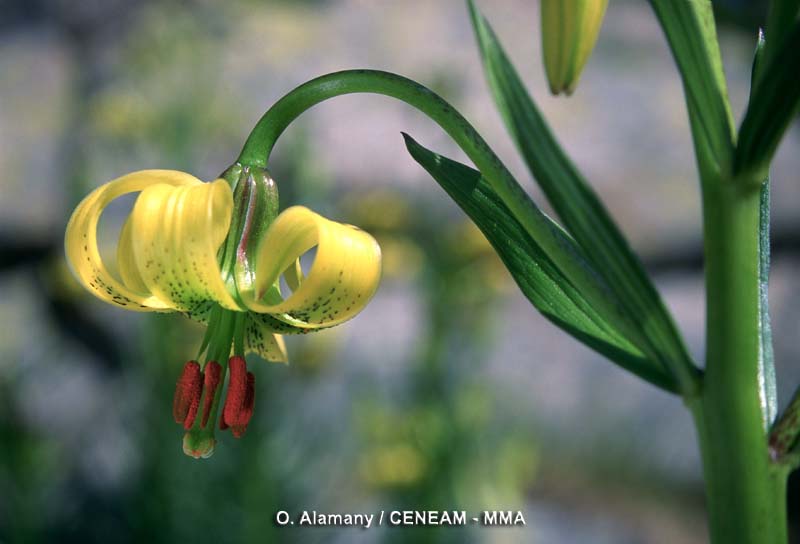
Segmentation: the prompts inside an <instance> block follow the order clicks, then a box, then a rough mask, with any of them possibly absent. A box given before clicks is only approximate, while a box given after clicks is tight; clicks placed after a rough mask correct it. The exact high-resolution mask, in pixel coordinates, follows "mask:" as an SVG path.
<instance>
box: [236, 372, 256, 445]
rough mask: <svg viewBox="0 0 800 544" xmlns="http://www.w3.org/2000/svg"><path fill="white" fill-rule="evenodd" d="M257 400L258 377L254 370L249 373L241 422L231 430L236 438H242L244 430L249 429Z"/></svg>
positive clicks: (240, 417)
mask: <svg viewBox="0 0 800 544" xmlns="http://www.w3.org/2000/svg"><path fill="white" fill-rule="evenodd" d="M255 402H256V377H255V375H254V374H253V373H252V372H248V373H247V392H246V394H245V397H244V405H243V406H242V411H241V413H240V416H239V421H241V423H239V424H238V425H234V426H233V427H232V428H231V432H232V433H233V436H235V437H236V438H241V437H242V435H243V434H244V432H245V431H246V430H247V425H248V424H249V423H250V418H251V417H253V408H255Z"/></svg>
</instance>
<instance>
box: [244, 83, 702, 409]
mask: <svg viewBox="0 0 800 544" xmlns="http://www.w3.org/2000/svg"><path fill="white" fill-rule="evenodd" d="M352 93H373V94H381V95H385V96H389V97H392V98H396V99H398V100H401V101H402V102H405V103H406V104H409V105H411V106H413V107H414V108H416V109H418V110H420V111H421V112H423V113H425V114H426V115H427V116H428V117H430V118H431V119H432V120H433V121H435V122H436V123H437V124H438V125H439V126H440V127H441V128H442V129H444V131H445V132H446V133H447V134H448V135H449V136H450V137H451V138H453V140H455V142H456V143H457V144H458V145H459V147H461V149H462V150H463V151H464V153H466V155H467V156H468V157H469V158H470V159H471V160H472V162H473V163H474V164H475V166H476V167H477V169H478V170H480V172H481V174H482V175H483V176H484V177H485V178H486V180H487V181H488V182H489V183H490V184H491V186H492V189H493V190H494V191H495V192H496V193H497V195H498V196H499V197H500V198H501V200H502V201H503V202H504V204H505V205H506V206H507V207H508V208H509V210H510V211H511V213H512V214H513V215H514V217H515V218H516V219H517V220H518V221H519V222H520V224H521V225H522V226H523V227H524V228H525V230H526V232H527V233H528V234H529V235H530V236H531V237H532V238H533V239H534V240H535V241H536V242H537V243H538V244H539V245H540V246H541V247H542V248H543V249H544V250H545V252H546V253H547V255H548V256H549V257H550V258H551V259H552V260H553V261H554V262H555V264H556V265H557V266H558V267H559V268H560V269H561V270H562V271H563V273H564V274H565V275H566V276H567V277H568V278H569V279H570V280H571V281H572V282H573V284H574V285H575V286H576V287H577V288H578V289H579V290H580V291H581V292H582V293H583V294H584V295H585V296H586V298H587V299H588V300H589V301H590V303H591V304H592V306H594V307H595V308H596V309H597V310H599V311H600V313H601V314H604V315H606V316H613V317H614V318H615V319H614V322H616V323H617V324H618V325H619V326H620V329H621V330H620V332H622V333H623V334H624V335H626V337H628V338H629V339H630V340H631V341H632V342H633V343H634V344H635V345H636V346H637V347H638V348H639V349H641V350H642V351H643V352H644V353H645V354H646V355H649V356H650V357H652V358H653V359H654V360H658V357H657V355H658V354H655V353H653V350H652V346H651V345H650V342H649V341H648V339H647V338H645V337H643V335H642V333H641V331H640V329H639V328H638V326H637V325H638V324H637V323H634V322H633V320H631V319H630V318H629V317H628V316H627V315H625V313H624V311H623V310H622V309H621V307H620V304H619V303H618V301H616V300H615V299H614V297H613V295H612V294H611V292H610V289H609V287H608V285H606V284H605V283H603V282H602V280H601V279H600V278H599V277H598V275H597V274H596V273H595V272H594V271H593V270H592V269H591V267H590V266H589V265H588V264H587V263H586V260H585V258H584V257H583V256H582V255H581V254H580V253H579V252H577V251H576V247H577V246H576V245H575V244H574V243H572V241H571V240H569V239H568V238H569V235H568V234H566V233H565V232H564V231H563V230H561V229H559V228H557V227H555V226H554V225H553V223H552V221H551V220H550V219H549V218H548V217H547V216H546V215H545V214H544V213H542V212H541V210H539V208H538V207H537V206H536V204H534V202H533V201H532V200H531V199H530V197H529V196H528V194H527V193H526V192H525V191H524V190H523V189H522V187H520V185H519V184H518V183H517V182H516V180H515V179H514V178H513V176H512V175H511V173H510V172H509V171H508V169H506V167H505V166H504V165H503V163H502V162H501V161H500V159H499V158H498V157H497V155H495V153H494V152H493V151H492V150H491V149H490V148H489V146H488V144H487V143H486V142H485V141H484V139H483V138H482V137H481V136H480V134H478V132H477V131H476V130H475V129H474V128H473V127H472V126H471V125H470V124H469V122H468V121H467V120H466V119H465V118H464V117H463V116H462V115H461V114H460V113H458V111H456V110H455V108H453V107H452V106H451V105H450V104H448V103H447V102H446V101H445V100H443V99H442V98H441V97H440V96H438V95H437V94H435V93H434V92H433V91H431V90H430V89H428V88H426V87H424V86H422V85H420V84H419V83H416V82H414V81H412V80H410V79H407V78H404V77H402V76H399V75H396V74H392V73H388V72H381V71H376V70H348V71H343V72H337V73H333V74H328V75H324V76H321V77H319V78H316V79H313V80H311V81H309V82H307V83H304V84H303V85H301V86H299V87H297V88H296V89H294V90H293V91H291V92H289V93H288V94H287V95H285V96H284V97H283V98H281V99H280V100H279V101H278V102H276V103H275V104H274V105H273V106H272V107H271V108H270V109H269V111H267V113H265V114H264V116H263V117H262V118H261V119H260V120H259V122H258V124H257V125H256V127H255V128H254V129H253V132H252V133H251V134H250V137H249V138H248V139H247V142H246V143H245V145H244V149H243V150H242V153H241V155H240V156H239V158H238V160H237V162H238V163H240V164H243V165H245V166H248V165H249V166H258V167H262V168H265V167H266V166H267V162H268V160H269V156H270V153H271V152H272V148H273V146H274V145H275V142H276V141H277V139H278V138H279V137H280V135H281V134H282V133H283V131H284V130H285V129H286V128H287V127H288V126H289V124H290V123H291V122H292V121H294V120H295V119H296V118H297V117H298V116H299V115H300V114H302V113H303V112H304V111H306V110H308V109H309V108H311V107H313V106H315V105H317V104H319V103H320V102H323V101H325V100H327V99H329V98H333V97H336V96H341V95H345V94H352ZM678 378H679V380H680V382H681V383H680V385H679V387H680V389H681V390H682V392H683V393H684V394H685V395H689V396H691V395H694V394H696V392H697V391H698V389H699V379H698V377H697V376H695V375H693V374H691V373H683V374H682V375H680V376H678Z"/></svg>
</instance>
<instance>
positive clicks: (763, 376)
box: [758, 179, 778, 427]
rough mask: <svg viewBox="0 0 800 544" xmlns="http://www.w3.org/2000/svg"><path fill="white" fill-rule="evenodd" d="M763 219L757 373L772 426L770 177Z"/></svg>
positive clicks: (775, 403)
mask: <svg viewBox="0 0 800 544" xmlns="http://www.w3.org/2000/svg"><path fill="white" fill-rule="evenodd" d="M760 210H761V211H760V216H761V220H760V222H759V236H758V253H759V262H758V277H759V280H758V281H759V284H758V292H759V301H758V314H759V317H758V321H759V323H758V336H759V341H760V348H759V353H758V355H759V357H758V359H759V361H758V375H759V382H760V385H761V391H760V394H761V402H762V403H763V405H764V409H763V410H762V413H763V414H764V415H765V416H766V419H767V420H766V421H765V422H764V423H765V426H767V427H768V426H769V425H770V424H771V423H772V422H773V420H774V419H775V416H777V415H778V392H777V387H776V384H775V356H774V353H773V350H772V327H771V325H770V321H769V246H770V239H769V238H770V237H769V179H767V180H766V181H764V183H763V185H762V186H761V208H760Z"/></svg>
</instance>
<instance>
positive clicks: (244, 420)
mask: <svg viewBox="0 0 800 544" xmlns="http://www.w3.org/2000/svg"><path fill="white" fill-rule="evenodd" d="M228 366H229V367H230V370H231V376H230V379H229V380H228V393H227V395H226V396H225V406H224V407H223V409H222V418H221V419H220V423H219V426H220V428H221V429H227V428H228V427H232V432H233V436H235V437H236V438H239V437H241V436H242V434H244V431H245V430H246V429H247V424H248V422H249V421H250V418H251V417H252V415H253V407H254V404H255V381H256V378H255V376H254V375H253V374H252V373H251V372H247V367H246V364H245V361H244V358H242V357H231V359H230V360H229V361H228Z"/></svg>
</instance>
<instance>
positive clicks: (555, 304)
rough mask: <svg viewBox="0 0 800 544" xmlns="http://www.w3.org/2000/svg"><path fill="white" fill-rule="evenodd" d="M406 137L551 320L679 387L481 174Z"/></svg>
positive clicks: (651, 377)
mask: <svg viewBox="0 0 800 544" xmlns="http://www.w3.org/2000/svg"><path fill="white" fill-rule="evenodd" d="M403 137H404V138H405V141H406V147H407V148H408V151H409V153H411V156H412V157H413V158H414V160H416V161H417V162H418V163H419V164H420V165H421V166H422V167H423V168H425V170H427V171H428V173H429V174H430V175H431V176H432V177H433V178H434V179H435V180H436V181H437V182H438V183H439V185H441V187H442V188H443V189H444V190H445V191H446V192H447V194H448V195H450V197H451V198H452V199H453V200H455V202H456V203H457V204H458V205H459V206H460V207H461V209H463V210H464V212H466V214H467V215H468V216H469V217H470V218H471V219H472V220H473V221H474V222H475V224H476V225H477V226H478V228H479V229H480V230H481V231H482V232H483V233H484V235H485V236H486V238H487V239H488V240H489V242H490V243H491V244H492V246H493V247H494V248H495V250H496V251H497V254H498V255H499V256H500V258H501V259H502V261H503V263H504V264H505V265H506V268H508V270H509V272H510V273H511V275H512V277H513V278H514V280H515V281H516V283H517V285H518V286H519V288H520V289H521V290H522V292H523V293H524V294H525V296H526V297H527V298H528V300H530V301H531V303H533V305H534V306H535V307H536V308H537V309H538V310H539V311H540V312H541V313H542V314H543V315H544V316H545V317H547V319H549V320H550V321H551V322H553V323H555V324H556V325H557V326H559V327H561V328H562V329H563V330H565V331H567V332H568V333H569V334H571V335H572V336H574V337H575V338H577V339H578V340H580V341H581V342H583V343H584V344H586V345H587V346H589V347H591V348H592V349H594V350H596V351H598V352H599V353H601V354H603V355H605V356H606V357H608V358H609V359H611V360H612V361H614V362H615V363H617V364H618V365H620V366H621V367H623V368H626V369H628V370H630V371H631V372H633V373H635V374H637V375H639V376H641V377H642V378H644V379H645V380H647V381H649V382H651V383H653V384H655V385H657V386H659V387H662V388H664V389H667V390H669V391H675V390H676V384H675V382H674V379H673V378H672V377H671V376H670V375H669V374H667V373H666V372H665V370H664V369H663V367H662V366H661V365H660V364H659V363H658V362H655V361H652V360H648V359H647V358H646V357H645V356H644V355H642V353H641V352H640V351H639V350H638V349H637V348H635V347H634V346H633V345H632V344H631V343H630V342H628V341H627V340H625V339H624V337H623V336H622V335H621V334H620V333H619V332H617V331H616V330H615V329H614V327H613V326H612V325H611V324H610V323H608V322H606V321H605V320H603V318H602V317H601V316H600V315H599V314H598V313H597V312H596V311H594V309H593V308H592V306H591V305H590V303H589V302H588V301H587V300H586V299H585V298H584V297H583V296H582V295H581V293H580V292H579V291H578V290H577V289H575V287H574V286H573V285H572V284H571V283H570V282H569V280H568V279H567V278H566V276H565V275H564V274H563V273H562V272H561V271H560V270H559V269H558V267H556V265H555V264H554V263H553V261H552V260H551V259H550V258H549V257H548V256H547V254H546V253H545V251H544V250H543V249H542V248H541V246H539V245H538V244H537V243H536V242H535V241H534V240H533V239H532V238H531V237H530V236H529V235H528V234H527V232H526V231H525V229H524V228H523V226H522V225H521V224H520V223H519V221H517V220H516V219H515V218H514V216H513V215H512V214H511V212H510V211H509V209H508V208H507V207H506V205H505V204H503V202H502V201H501V199H500V198H499V197H498V196H497V194H496V193H495V192H494V191H493V190H492V188H491V186H490V185H489V183H488V182H487V181H486V180H485V179H484V178H483V177H482V176H481V173H480V172H478V171H477V170H473V169H472V168H470V167H468V166H465V165H463V164H460V163H458V162H455V161H452V160H450V159H447V158H445V157H442V156H441V155H437V154H435V153H433V152H431V151H429V150H427V149H425V148H424V147H422V146H421V145H419V144H418V143H417V142H416V141H414V139H413V138H411V137H410V136H408V135H406V134H403ZM553 225H554V227H555V228H558V226H557V225H556V224H555V223H553Z"/></svg>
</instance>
